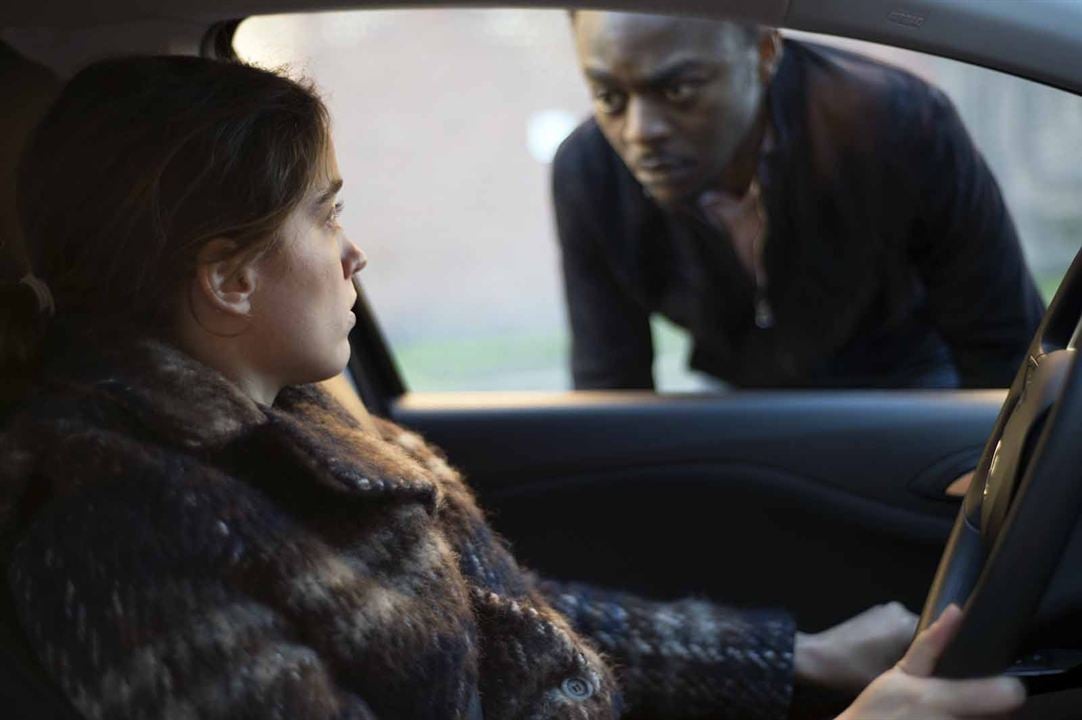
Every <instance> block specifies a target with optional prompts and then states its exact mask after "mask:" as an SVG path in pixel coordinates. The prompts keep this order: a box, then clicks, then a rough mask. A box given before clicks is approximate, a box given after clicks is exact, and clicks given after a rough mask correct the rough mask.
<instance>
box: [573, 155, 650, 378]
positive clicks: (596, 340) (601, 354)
mask: <svg viewBox="0 0 1082 720" xmlns="http://www.w3.org/2000/svg"><path fill="white" fill-rule="evenodd" d="M588 187H589V182H588V180H587V179H586V178H585V177H584V176H583V172H582V171H581V169H580V168H579V167H577V166H576V164H575V163H574V162H573V160H572V158H571V157H569V153H568V152H566V146H565V148H563V149H562V151H561V153H559V154H558V155H557V156H556V160H555V162H554V163H553V174H552V196H553V203H554V205H555V212H556V230H557V234H558V236H559V240H560V252H561V256H562V268H563V279H564V291H565V296H566V300H567V310H568V317H569V319H570V322H571V372H572V377H573V379H574V383H575V387H576V388H577V389H579V390H587V389H638V388H641V389H651V388H653V387H654V378H653V359H654V347H653V340H652V338H651V335H650V318H649V314H648V313H647V312H646V310H645V309H644V308H643V307H642V306H641V305H640V304H639V303H637V302H636V301H635V300H634V299H633V298H631V297H629V296H628V294H627V293H626V292H625V291H624V289H623V288H621V287H620V285H619V284H618V282H617V280H616V278H615V277H614V276H613V273H612V269H611V267H610V265H609V263H608V261H607V260H606V258H605V257H604V255H603V248H602V247H601V243H600V242H599V238H600V237H601V236H600V233H603V232H615V229H614V228H601V227H598V226H597V224H596V220H595V219H596V218H597V217H598V216H599V215H600V214H601V213H600V210H599V209H598V211H597V212H585V211H584V210H585V204H586V203H589V202H590V194H589V192H588Z"/></svg>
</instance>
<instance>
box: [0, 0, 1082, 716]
mask: <svg viewBox="0 0 1082 720" xmlns="http://www.w3.org/2000/svg"><path fill="white" fill-rule="evenodd" d="M403 4H404V5H407V6H408V5H409V3H408V2H407V3H403ZM431 4H432V3H425V5H431ZM440 4H444V3H440ZM446 4H447V5H455V3H446ZM521 4H523V5H528V6H534V7H554V6H553V5H551V4H549V3H544V2H538V1H537V0H534V1H532V2H526V3H521ZM590 4H591V3H584V4H583V6H586V5H590ZM366 5H368V6H372V7H375V6H377V5H379V6H381V7H382V6H385V5H386V3H367V2H360V1H359V0H352V1H351V0H320V1H319V2H305V1H304V0H213V1H212V0H184V1H183V2H181V1H180V0H164V1H162V2H159V3H155V4H151V5H148V4H146V3H139V2H133V1H132V0H100V1H99V2H95V3H80V2H72V1H70V0H57V1H55V2H50V3H42V4H37V3H8V4H5V5H4V6H2V7H0V87H2V92H3V95H4V98H5V100H4V112H3V113H0V240H2V241H4V244H5V245H6V246H7V248H8V251H5V252H4V253H3V254H2V255H3V257H5V258H6V259H7V261H8V263H9V266H8V267H0V273H2V275H0V276H8V277H18V276H19V274H20V273H21V271H22V270H23V268H24V262H25V261H24V260H23V259H22V258H21V256H20V255H19V254H18V252H17V248H18V243H17V241H13V239H15V238H17V237H18V229H17V223H16V221H15V218H14V190H13V186H14V166H15V163H16V158H17V157H18V151H19V148H20V147H21V143H22V140H23V139H24V138H25V135H26V133H27V132H28V131H29V128H30V127H32V124H33V122H34V118H35V117H36V116H37V114H38V113H40V112H41V110H42V108H43V107H44V106H45V105H46V104H47V102H48V100H49V98H50V97H51V96H52V94H53V93H54V92H56V90H57V89H58V88H59V87H60V84H61V83H62V82H63V77H64V75H65V74H66V73H69V72H71V71H72V70H73V69H74V68H77V67H78V66H80V65H81V64H83V63H85V62H87V61H88V60H91V59H94V58H97V57H101V56H104V55H107V54H111V53H117V52H173V53H191V54H203V55H209V56H214V57H224V58H228V57H235V52H234V49H233V44H232V41H233V37H234V33H235V32H236V30H237V27H238V24H239V23H240V21H241V20H242V19H243V18H245V17H248V16H252V15H265V14H275V13H283V12H315V11H321V10H330V9H335V8H338V9H342V8H354V9H357V8H363V7H365V6H366ZM607 5H608V6H609V7H616V6H619V7H620V8H621V9H635V10H640V11H643V12H666V13H686V14H698V15H703V16H716V17H727V18H739V19H742V20H750V21H755V22H759V23H763V24H768V25H773V26H778V27H784V28H791V29H794V30H801V31H808V32H816V33H828V34H834V35H840V36H845V37H853V38H860V39H865V40H872V41H875V42H879V43H885V44H889V45H897V46H899V47H905V48H911V49H915V50H920V51H923V52H928V53H932V54H936V55H943V56H947V57H951V58H955V59H957V60H961V61H964V62H967V63H972V64H975V65H979V66H983V67H989V68H993V69H996V70H999V71H1001V72H1005V73H1010V74H1012V75H1016V76H1019V77H1024V78H1027V79H1030V80H1033V81H1036V82H1039V83H1043V84H1047V85H1050V86H1052V87H1056V88H1059V89H1062V90H1065V91H1068V92H1071V93H1073V94H1076V95H1077V94H1082V5H1079V4H1078V3H1076V2H1074V1H1073V0H1062V1H1060V0H1053V1H1051V2H1045V3H1040V4H1039V5H1040V7H1039V8H1038V7H1036V5H1037V4H1034V3H1022V2H1013V3H990V2H983V3H973V2H967V3H963V2H956V1H955V0H916V1H914V2H910V3H906V4H905V5H898V4H896V3H894V2H890V1H888V0H866V1H865V2H860V3H852V2H843V0H720V1H719V2H714V3H702V2H699V1H698V0H667V1H666V2H658V1H657V0H630V1H625V2H620V3H615V2H611V3H608V4H607ZM1077 149H1078V148H1077V147H1076V150H1077ZM431 161H432V162H439V158H432V159H431ZM1079 241H1080V242H1082V238H1079ZM11 249H15V250H16V252H11V251H10V250H11ZM359 290H360V291H361V292H360V297H359V299H358V305H357V308H356V310H355V313H356V315H357V318H358V322H357V326H356V327H355V328H354V330H353V333H352V335H351V338H350V341H351V344H352V347H353V356H352V359H351V361H350V366H349V368H348V372H347V375H346V376H343V377H342V378H338V379H336V380H334V381H331V382H330V383H329V388H330V389H331V391H332V392H333V393H334V394H336V395H337V396H338V397H340V398H342V399H343V401H344V402H345V403H346V404H347V406H348V407H350V409H351V410H352V411H354V412H355V413H356V414H358V415H359V416H362V417H363V416H364V415H365V414H366V413H371V414H374V415H378V416H383V417H387V418H389V419H392V420H394V421H395V422H397V423H400V424H402V425H404V426H406V427H408V428H411V429H413V430H416V431H417V432H419V433H420V434H422V435H423V436H424V437H425V438H426V439H428V440H429V441H431V442H432V443H434V444H435V445H436V446H438V447H440V448H442V449H443V450H444V451H445V452H446V453H447V455H448V457H449V459H450V460H451V462H452V463H453V464H454V465H456V466H457V467H458V468H460V469H461V470H462V471H463V473H464V475H465V476H466V477H467V479H468V480H469V482H470V484H471V486H472V487H473V489H474V490H475V492H476V494H477V496H478V499H479V502H480V505H481V506H482V507H483V508H485V509H486V512H487V513H488V515H489V518H490V520H491V522H492V524H493V525H494V527H495V528H496V529H497V530H498V531H499V532H500V533H501V534H502V535H503V536H504V537H506V538H507V540H508V541H509V543H510V544H511V546H512V547H513V549H514V552H515V554H516V556H517V557H518V558H519V560H520V561H521V562H522V563H523V564H524V565H526V566H528V567H530V568H533V569H536V570H537V571H539V572H541V573H544V574H546V575H551V576H555V577H560V578H564V579H568V580H582V581H589V582H591V583H596V584H601V585H606V586H611V587H619V588H623V589H627V590H630V591H633V592H637V593H641V594H643V595H646V596H650V597H655V598H658V599H671V598H678V597H684V596H688V595H694V596H699V597H705V598H710V599H713V600H716V601H719V602H724V603H727V604H731V605H736V606H746V607H783V608H786V609H787V610H789V611H790V612H792V613H793V614H794V615H795V617H796V618H797V621H798V624H799V626H800V627H801V629H802V630H805V631H816V630H820V629H823V628H826V627H828V626H830V625H833V624H835V623H838V622H840V621H842V620H844V619H846V618H848V617H850V616H852V615H854V614H855V613H857V612H859V611H861V610H863V609H865V608H867V607H869V606H870V605H873V604H875V603H881V602H887V601H891V600H898V601H901V602H903V603H904V604H905V605H906V606H907V607H909V608H910V609H911V610H913V611H915V612H916V611H921V610H922V609H923V610H924V614H923V616H922V624H927V623H928V622H929V621H930V619H932V618H933V617H934V615H935V614H937V612H938V610H941V609H942V608H943V607H945V606H946V604H948V603H949V602H959V603H962V604H963V605H964V607H965V610H966V619H965V621H964V624H963V630H962V632H961V634H960V635H959V637H958V639H957V640H956V641H955V643H954V644H953V645H952V646H951V648H950V649H949V651H948V653H947V655H945V656H944V658H943V660H942V662H941V665H940V667H939V672H940V674H942V675H943V676H945V677H966V676H977V675H983V674H988V673H997V672H1002V671H1005V670H1007V671H1011V672H1013V673H1015V674H1018V675H1020V676H1023V677H1025V678H1027V679H1028V680H1027V682H1028V683H1029V688H1030V692H1031V693H1032V696H1031V698H1030V699H1029V700H1028V701H1027V705H1026V707H1025V708H1024V709H1023V710H1022V711H1021V713H1020V714H1019V717H1027V718H1072V717H1078V715H1079V710H1078V708H1080V707H1082V574H1080V573H1079V572H1078V568H1079V567H1082V532H1080V531H1079V530H1078V523H1077V520H1078V515H1079V510H1080V509H1082V476H1080V470H1079V468H1082V443H1080V442H1078V439H1077V437H1078V436H1077V430H1076V428H1078V427H1080V426H1082V373H1080V372H1079V368H1078V360H1077V357H1076V345H1077V343H1078V342H1079V336H1080V333H1082V260H1076V262H1075V263H1074V265H1073V266H1072V268H1071V269H1070V270H1069V271H1068V273H1067V276H1066V277H1065V279H1064V280H1063V282H1062V284H1061V286H1060V289H1059V291H1058V293H1057V294H1056V296H1055V299H1054V300H1053V301H1052V303H1051V304H1050V307H1049V310H1048V313H1047V315H1046V317H1045V320H1044V322H1043V323H1042V326H1041V329H1040V330H1039V331H1038V334H1037V336H1036V337H1035V338H1034V340H1033V344H1032V345H1031V347H1030V353H1029V357H1028V360H1027V362H1026V363H1025V364H1024V366H1023V367H1021V368H1019V372H1018V374H1017V376H1016V378H1015V381H1014V383H1013V385H1012V386H1011V388H1009V389H1000V390H950V391H929V390H922V391H892V392H883V391H874V390H868V391H844V392H842V391H782V390H769V391H741V392H732V393H713V394H707V393H696V394H665V393H653V392H643V391H635V392H631V391H628V392H624V391H620V392H520V393H514V392H505V393H482V392H446V393H437V392H415V391H410V389H409V388H408V383H407V382H406V380H405V379H404V378H403V374H402V372H401V371H400V368H399V366H398V364H397V362H396V359H395V353H394V349H393V347H392V346H391V344H390V343H388V340H387V337H386V335H385V334H384V332H383V331H382V330H381V324H380V321H379V318H378V307H376V306H375V304H374V303H373V302H371V298H369V297H366V295H365V293H364V288H363V287H360V288H359ZM433 301H434V302H435V300H433ZM0 417H2V414H0ZM974 470H975V471H976V473H975V476H974V480H973V482H972V484H971V485H970V487H969V491H968V492H967V493H965V495H964V497H960V496H958V495H956V494H952V493H948V487H949V486H951V484H952V483H953V482H954V481H955V480H956V479H957V478H958V477H959V476H961V475H964V474H966V473H968V472H970V471H974ZM554 518H556V519H557V520H555V521H554ZM704 567H707V568H710V570H709V571H706V572H704V571H703V568H704ZM0 607H4V608H5V612H4V617H3V618H2V620H3V622H2V623H0V632H2V634H0V706H2V707H4V708H7V709H9V710H6V711H5V713H7V712H11V710H10V709H14V710H13V711H14V715H8V714H5V716H7V717H16V718H51V717H76V715H74V714H72V713H73V711H71V709H70V708H68V707H67V704H66V702H64V701H63V699H62V698H61V697H60V696H59V692H58V691H57V690H56V689H54V688H53V687H51V685H50V684H49V682H48V681H47V680H46V679H45V678H44V677H43V676H42V674H41V672H40V671H39V670H38V669H37V668H36V666H35V662H34V660H33V658H31V657H30V656H29V654H28V653H27V652H26V651H25V649H24V648H23V647H22V644H21V640H20V639H19V629H18V627H17V625H16V624H15V623H14V622H13V620H12V617H11V615H10V614H9V613H8V611H7V609H6V602H5V603H4V604H3V605H0ZM826 716H828V715H823V717H826Z"/></svg>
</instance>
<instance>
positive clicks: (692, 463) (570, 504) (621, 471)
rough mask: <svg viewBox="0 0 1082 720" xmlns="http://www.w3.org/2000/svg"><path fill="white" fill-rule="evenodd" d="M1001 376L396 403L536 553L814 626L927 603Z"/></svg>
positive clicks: (514, 537) (530, 558)
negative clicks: (812, 388)
mask: <svg viewBox="0 0 1082 720" xmlns="http://www.w3.org/2000/svg"><path fill="white" fill-rule="evenodd" d="M1003 396H1004V394H1003V392H1000V391H980V392H977V391H972V392H951V393H937V392H930V391H921V392H898V393H885V392H852V393H837V392H831V393H822V392H736V393H728V394H720V395H715V396H663V395H655V394H649V393H564V394H533V393H519V394H499V395H486V394H483V393H468V394H465V393H463V394H439V395H423V394H417V393H407V394H405V395H403V396H402V397H401V398H399V399H398V400H397V401H396V402H395V403H394V404H393V406H392V413H393V416H394V418H395V419H396V420H397V421H399V422H401V423H403V424H405V425H407V426H409V427H411V428H414V429H416V430H418V431H420V432H421V433H422V434H424V435H425V436H426V437H427V438H428V439H429V440H431V441H433V442H434V443H435V444H437V445H438V446H440V447H442V448H443V449H444V450H445V451H446V452H447V453H448V455H449V458H450V460H451V461H452V462H453V463H454V464H455V465H456V466H458V467H459V468H461V469H462V470H463V471H464V472H465V473H466V475H467V477H468V479H469V482H470V484H471V485H472V486H473V488H474V489H475V491H476V492H477V494H478V496H479V500H480V502H481V505H482V507H484V508H485V509H486V510H487V511H488V512H489V513H490V516H491V520H492V522H493V524H494V525H495V527H496V529H497V530H498V531H500V532H501V533H503V534H504V535H505V536H506V537H507V538H508V540H509V541H510V542H511V543H512V545H513V547H514V549H515V552H516V555H517V556H518V557H519V558H520V560H521V561H522V562H523V563H525V564H527V565H528V566H531V567H533V568H535V569H537V570H538V571H540V572H544V573H547V574H550V575H554V576H558V577H564V578H569V579H580V580H588V581H592V582H598V583H604V584H608V585H613V586H618V587H623V588H627V589H630V590H634V591H637V592H641V593H645V594H648V595H653V596H656V597H662V598H664V597H675V596H680V595H686V594H689V593H692V594H698V595H703V596H707V597H711V598H714V599H717V600H721V601H725V602H730V603H734V604H738V605H754V606H762V605H774V606H777V605H780V606H785V607H787V608H789V609H790V610H792V611H793V612H794V613H795V614H796V615H797V618H798V620H799V621H800V623H801V625H802V627H805V628H807V629H814V628H817V627H822V626H825V625H827V624H829V623H832V622H836V621H838V620H840V619H843V618H844V617H846V616H848V615H850V614H852V613H853V612H856V611H858V610H860V609H862V608H864V607H867V606H868V605H870V604H872V603H875V602H882V601H885V600H890V599H899V600H903V601H905V602H906V603H907V604H908V605H909V606H910V607H912V608H914V609H919V607H920V604H921V602H922V601H923V598H924V593H925V592H926V590H927V587H928V583H929V582H930V580H931V577H932V575H933V573H934V571H935V566H936V562H937V561H938V558H939V554H940V552H941V550H942V547H943V543H944V541H945V539H946V537H947V534H948V532H949V530H950V525H951V522H952V521H953V518H954V515H955V512H956V510H957V503H956V502H952V501H949V500H948V499H946V498H945V496H943V495H942V490H944V489H945V488H946V486H947V485H948V484H949V483H950V482H951V481H952V480H953V479H954V478H955V477H957V475H958V474H960V473H961V472H965V471H966V470H968V469H972V464H975V462H976V459H977V457H978V456H979V452H980V448H981V447H982V445H983V441H984V439H985V437H986V436H987V433H988V432H989V431H990V429H991V427H992V424H993V422H994V420H995V417H996V414H997V413H998V411H999V406H1000V404H1001V402H1002V400H1003Z"/></svg>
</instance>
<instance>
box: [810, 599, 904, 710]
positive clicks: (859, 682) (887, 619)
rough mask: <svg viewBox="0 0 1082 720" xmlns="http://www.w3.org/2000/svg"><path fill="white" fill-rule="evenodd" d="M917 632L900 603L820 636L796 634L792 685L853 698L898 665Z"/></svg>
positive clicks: (879, 608)
mask: <svg viewBox="0 0 1082 720" xmlns="http://www.w3.org/2000/svg"><path fill="white" fill-rule="evenodd" d="M916 629H917V616H916V615H914V614H913V613H911V612H909V611H908V610H906V609H905V607H904V606H903V605H902V604H901V603H889V604H887V605H877V606H875V607H873V608H871V609H870V610H865V611H864V612H862V613H861V614H860V615H857V616H855V617H853V618H850V619H849V620H846V621H845V622H843V623H842V624H840V625H835V626H834V627H832V628H830V629H829V630H824V631H823V632H821V633H816V634H814V635H807V634H805V633H797V637H796V647H795V649H794V653H793V654H794V666H795V668H794V669H795V673H796V681H797V682H798V683H801V684H804V685H815V686H819V687H822V688H827V689H830V690H834V691H838V692H841V693H846V697H849V698H852V697H854V696H856V694H857V693H859V692H860V691H861V690H863V689H864V688H865V687H866V686H867V685H868V683H870V682H871V681H872V680H874V679H875V678H877V677H879V676H880V675H881V674H882V673H884V672H886V671H887V670H889V669H890V668H891V667H892V666H893V665H894V663H896V662H898V659H899V658H900V657H902V654H903V653H904V652H905V649H906V648H907V647H909V643H911V642H912V641H913V633H914V632H916Z"/></svg>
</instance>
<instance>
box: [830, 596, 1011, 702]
mask: <svg viewBox="0 0 1082 720" xmlns="http://www.w3.org/2000/svg"><path fill="white" fill-rule="evenodd" d="M961 619H962V612H961V610H959V609H958V606H956V605H951V606H949V607H948V608H947V609H946V610H945V611H944V612H943V614H942V615H940V616H939V619H938V620H936V621H935V622H934V623H932V624H931V625H930V626H928V627H927V628H926V629H925V630H924V631H922V632H921V633H920V634H919V635H918V636H917V638H916V639H915V640H914V641H913V644H912V645H911V646H910V648H909V651H908V652H906V654H905V657H903V658H902V659H901V660H900V661H899V662H898V664H897V665H895V666H894V668H892V669H891V670H888V671H887V672H885V673H883V674H882V675H880V676H879V677H878V678H877V679H876V680H875V681H874V682H872V684H871V685H869V686H868V687H867V689H866V690H865V691H864V692H863V693H861V694H860V697H858V698H857V699H856V701H855V702H854V703H853V704H852V705H851V706H850V707H849V709H848V710H846V711H845V712H844V713H842V714H841V715H840V716H839V717H838V720H911V719H912V718H921V720H955V719H956V718H966V719H967V720H979V719H980V718H994V717H1001V716H1003V715H1005V714H1007V713H1010V712H1012V711H1014V710H1017V709H1018V708H1020V707H1021V706H1022V703H1023V702H1025V698H1026V693H1025V689H1024V688H1023V686H1022V683H1021V682H1020V681H1019V680H1017V679H1016V678H1009V677H993V678H982V679H977V680H943V679H939V678H933V677H931V674H932V671H933V670H934V668H935V665H936V662H937V661H938V659H939V656H940V654H941V653H942V652H943V649H944V648H946V647H947V644H948V643H949V642H950V640H951V638H953V637H954V636H955V634H956V633H957V632H958V628H959V627H960V626H961Z"/></svg>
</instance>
